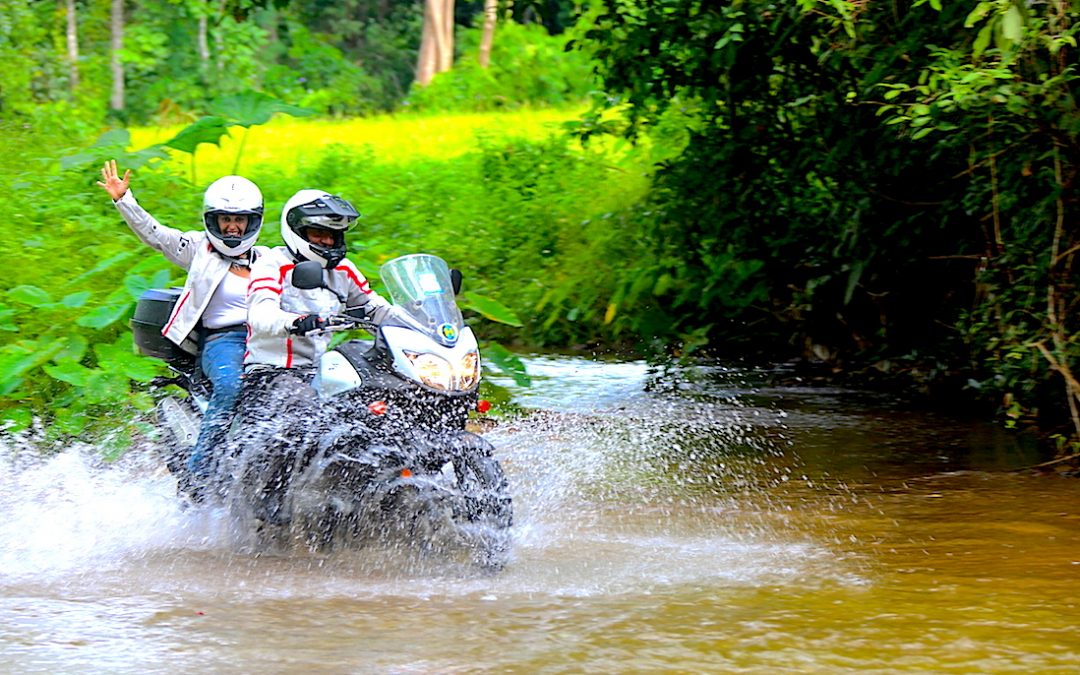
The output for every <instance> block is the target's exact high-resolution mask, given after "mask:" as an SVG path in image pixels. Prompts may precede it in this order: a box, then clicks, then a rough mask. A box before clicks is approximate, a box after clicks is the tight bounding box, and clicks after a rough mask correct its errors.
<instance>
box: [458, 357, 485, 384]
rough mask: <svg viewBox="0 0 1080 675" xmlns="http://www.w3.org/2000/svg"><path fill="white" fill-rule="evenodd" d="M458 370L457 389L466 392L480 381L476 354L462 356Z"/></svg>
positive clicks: (478, 359)
mask: <svg viewBox="0 0 1080 675" xmlns="http://www.w3.org/2000/svg"><path fill="white" fill-rule="evenodd" d="M458 368H459V370H458V389H461V390H462V391H468V390H469V389H472V388H473V387H475V386H476V383H477V382H479V381H480V355H479V354H477V353H476V352H469V353H468V354H466V355H465V356H462V357H461V363H459V364H458Z"/></svg>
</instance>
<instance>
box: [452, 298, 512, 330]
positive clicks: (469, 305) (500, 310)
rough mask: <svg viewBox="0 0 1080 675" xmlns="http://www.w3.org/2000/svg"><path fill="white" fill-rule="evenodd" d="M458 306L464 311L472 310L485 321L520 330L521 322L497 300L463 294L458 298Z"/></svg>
mask: <svg viewBox="0 0 1080 675" xmlns="http://www.w3.org/2000/svg"><path fill="white" fill-rule="evenodd" d="M458 304H459V305H460V306H461V307H462V308H463V309H471V310H472V311H474V312H476V313H477V314H479V315H481V316H483V317H484V318H485V319H489V320H491V321H497V322H499V323H505V324H506V325H508V326H514V327H515V328H520V327H521V326H522V323H521V320H520V319H518V318H517V315H516V314H514V312H512V311H511V310H510V309H508V308H507V307H506V306H505V305H503V304H501V303H500V302H498V301H497V300H492V299H491V298H489V297H486V296H483V295H479V294H476V293H468V292H466V293H462V294H461V295H460V296H458Z"/></svg>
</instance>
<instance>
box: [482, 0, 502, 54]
mask: <svg viewBox="0 0 1080 675" xmlns="http://www.w3.org/2000/svg"><path fill="white" fill-rule="evenodd" d="M498 7H499V0H484V29H483V32H482V33H481V34H480V67H481V68H487V67H488V66H490V65H491V45H492V43H493V42H495V20H496V17H497V14H498Z"/></svg>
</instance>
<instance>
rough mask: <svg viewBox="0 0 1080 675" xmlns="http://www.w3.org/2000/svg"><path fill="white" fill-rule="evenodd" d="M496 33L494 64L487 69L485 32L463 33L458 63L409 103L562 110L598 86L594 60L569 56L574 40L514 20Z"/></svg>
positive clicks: (431, 107) (416, 90)
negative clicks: (482, 62)
mask: <svg viewBox="0 0 1080 675" xmlns="http://www.w3.org/2000/svg"><path fill="white" fill-rule="evenodd" d="M495 33H496V38H495V41H494V46H493V47H492V51H491V65H490V66H489V67H488V68H481V67H480V63H479V60H478V53H479V44H480V29H479V28H473V29H468V30H463V31H460V32H459V35H458V42H459V46H460V49H461V56H460V57H459V58H458V60H457V63H456V64H455V65H454V67H453V68H452V69H451V70H449V71H447V72H445V73H440V74H438V75H436V76H435V78H434V79H433V80H432V81H431V83H430V84H428V85H427V86H426V87H417V86H413V88H412V90H411V91H410V93H409V99H408V101H407V103H406V105H408V106H409V108H411V109H414V110H422V111H451V110H498V109H502V108H517V107H520V106H525V105H530V106H542V105H556V106H558V105H566V104H570V103H577V102H580V101H583V100H584V99H585V96H586V95H587V94H588V92H589V91H590V90H591V89H592V88H593V87H594V86H595V83H594V81H593V77H592V73H591V67H590V64H589V61H588V59H587V58H586V57H585V56H584V55H583V54H581V53H580V52H567V50H566V45H567V42H568V41H569V37H568V36H566V35H562V36H552V35H548V34H547V33H546V32H545V31H544V29H543V28H541V27H540V26H535V25H532V26H523V25H521V24H517V23H513V22H501V23H498V24H497V25H496V28H495Z"/></svg>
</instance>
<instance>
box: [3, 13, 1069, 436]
mask: <svg viewBox="0 0 1080 675" xmlns="http://www.w3.org/2000/svg"><path fill="white" fill-rule="evenodd" d="M1078 19H1080V4H1078V3H1074V2H1067V1H1055V0H1048V1H1046V2H1021V1H1020V0H987V1H978V0H971V1H969V2H956V3H945V2H941V1H940V0H901V1H891V2H874V1H873V0H868V1H859V2H853V1H850V0H791V1H789V2H767V1H763V0H733V1H731V2H712V1H709V0H591V1H588V2H584V1H581V2H575V1H570V0H517V1H515V2H507V1H505V0H503V1H501V2H492V1H489V2H480V1H474V2H463V1H461V0H458V2H456V3H453V2H448V0H423V1H422V0H346V1H344V2H333V3H331V2H324V1H322V0H269V1H267V0H263V1H258V0H221V1H219V2H206V1H204V0H148V1H146V2H139V3H134V2H125V0H109V1H108V2H106V0H64V1H63V2H58V1H57V0H52V1H49V2H46V1H44V0H31V1H30V2H26V1H25V0H19V1H18V2H16V1H15V0H0V59H3V61H4V63H5V64H8V65H9V67H7V68H5V69H2V70H0V134H2V135H0V139H2V140H0V150H2V152H0V189H2V190H3V193H4V195H5V198H4V201H5V204H6V205H7V208H6V209H5V210H6V216H7V218H6V224H5V225H4V226H3V228H0V244H2V245H3V248H4V250H5V251H7V252H8V255H9V256H11V257H10V258H9V265H8V268H9V269H8V273H7V274H5V275H4V278H3V279H2V280H0V335H2V336H3V342H2V346H0V416H2V417H3V419H4V420H6V424H7V425H8V429H9V430H20V429H26V428H34V429H36V430H37V432H38V433H40V434H42V435H43V436H44V437H46V438H48V439H62V438H65V437H67V436H71V435H77V434H83V433H87V432H89V431H95V430H102V429H107V428H115V427H118V426H119V427H121V428H126V427H125V425H128V424H131V423H132V422H130V418H131V415H129V414H127V413H125V412H123V411H124V410H125V409H130V408H131V407H132V406H134V407H135V408H139V409H144V410H145V409H149V408H150V406H151V405H152V401H151V399H150V396H149V394H148V393H147V391H146V387H145V385H144V383H145V382H147V381H149V380H150V379H152V378H153V377H155V376H156V375H158V374H160V366H159V364H156V363H154V362H152V361H150V360H148V359H144V358H142V357H138V356H135V355H134V354H132V351H131V347H130V335H129V332H128V329H127V327H126V321H127V319H128V318H129V317H130V314H131V311H132V307H133V303H134V299H135V298H136V297H137V296H138V294H139V293H140V292H141V291H142V290H143V289H145V288H148V287H151V286H159V285H164V284H168V283H178V282H179V281H180V280H181V279H182V276H181V271H180V270H177V269H173V268H170V267H169V265H168V263H167V262H165V261H164V260H163V259H160V256H156V255H148V252H147V251H145V250H142V249H140V247H139V246H138V245H137V242H136V240H135V239H134V237H133V236H132V235H130V233H129V232H127V230H126V228H125V227H124V226H123V224H122V223H121V222H120V220H119V218H118V216H117V215H116V213H115V211H114V209H113V208H112V206H111V205H110V204H109V203H108V200H107V199H105V198H104V196H103V194H101V193H100V191H98V189H97V188H96V187H95V186H94V180H95V178H96V168H97V166H98V165H99V164H100V162H101V161H103V159H105V158H108V157H116V158H117V159H118V161H119V162H120V164H121V166H122V167H127V168H132V169H135V170H136V177H135V183H134V187H133V189H135V190H136V191H137V193H138V195H139V199H140V201H141V202H142V203H143V204H144V205H146V206H147V207H148V208H149V209H150V211H151V212H152V213H154V214H155V216H157V217H158V218H159V219H160V220H162V221H163V222H166V223H169V224H173V225H176V226H181V227H183V226H185V225H184V224H187V226H188V227H192V228H194V227H196V224H197V222H198V220H197V214H198V209H199V204H200V195H201V191H202V189H203V188H204V187H205V185H206V184H207V183H209V182H210V181H211V180H213V179H214V178H215V177H217V176H218V175H222V174H223V173H229V172H233V171H238V172H240V173H242V174H244V175H247V176H248V177H250V178H252V179H253V180H255V181H256V182H257V183H258V184H259V185H260V186H261V187H262V188H263V191H264V193H265V194H266V195H267V207H268V212H270V213H273V212H274V209H275V208H280V204H281V203H282V202H283V200H284V199H285V198H286V197H287V196H288V195H289V194H291V193H292V192H293V191H295V189H297V188H298V187H300V186H307V185H314V184H318V185H320V186H322V187H325V188H327V189H331V190H334V191H337V192H340V193H341V194H343V195H346V196H348V197H349V198H350V199H352V200H354V202H355V203H357V205H358V206H359V207H360V210H361V212H362V213H363V214H364V223H365V225H364V228H363V230H362V233H358V235H356V236H354V237H353V240H354V241H353V242H352V244H351V246H352V257H353V259H354V260H356V261H357V263H358V264H360V265H361V268H362V269H364V271H365V272H366V273H369V276H372V277H374V276H376V275H375V271H376V270H377V266H378V264H379V263H380V262H381V261H382V260H385V259H387V258H389V257H392V256H393V255H397V254H399V253H404V252H409V251H412V250H416V249H417V248H423V249H426V250H430V251H432V252H434V253H438V254H439V255H442V256H444V257H446V258H447V259H448V260H450V261H452V264H454V265H456V266H458V267H461V268H462V269H463V270H464V271H465V274H466V278H467V279H468V280H469V281H468V287H469V288H470V290H471V291H473V292H474V297H473V298H472V300H471V305H469V304H467V306H468V307H469V309H470V311H471V312H472V313H473V314H474V315H475V316H476V317H477V318H481V317H487V318H489V319H495V321H491V322H488V323H486V324H485V325H484V327H483V332H484V333H485V334H486V335H488V336H489V337H490V338H491V339H492V340H495V341H497V342H498V344H501V345H506V346H509V347H511V348H518V349H586V350H588V351H589V352H591V353H600V352H610V353H618V354H622V355H637V356H646V357H648V358H652V359H656V360H663V359H671V358H676V359H677V358H695V357H701V356H706V357H715V358H720V359H734V358H741V359H745V360H746V361H748V362H754V363H771V362H789V361H791V362H797V363H800V364H805V365H806V366H807V367H808V368H811V367H812V371H810V372H815V373H818V374H821V375H823V376H825V377H829V378H837V379H841V380H844V381H854V382H858V383H864V384H878V385H882V386H888V387H892V388H894V389H896V390H898V391H899V390H903V391H907V392H920V393H922V394H925V395H929V396H935V397H938V398H939V400H948V401H951V402H953V403H957V402H962V403H965V404H969V405H970V406H971V407H972V408H973V409H975V410H978V411H980V413H981V414H983V415H985V416H986V417H997V418H998V419H1000V420H1002V421H1003V423H1005V424H1008V425H1010V426H1016V427H1030V428H1033V429H1037V430H1038V432H1039V433H1040V434H1041V436H1042V437H1043V438H1044V439H1046V440H1048V441H1049V442H1050V443H1051V444H1053V446H1054V447H1055V449H1056V451H1057V452H1058V453H1059V454H1060V455H1062V456H1068V455H1073V454H1076V452H1077V448H1078V446H1077V442H1078V439H1080V383H1078V381H1077V370H1078V368H1080V344H1078V335H1077V328H1078V317H1077V309H1078V308H1077V302H1078V300H1080V294H1078V293H1077V267H1076V256H1077V254H1078V253H1080V226H1078V222H1080V220H1078V218H1077V208H1078V204H1077V195H1076V186H1075V182H1076V175H1077V169H1078V167H1080V145H1078V142H1077V133H1078V130H1080V115H1078V112H1077V105H1076V90H1077V84H1076V81H1077V80H1076V78H1077V58H1076V54H1077V45H1076V33H1077V30H1078V29H1077V25H1078V24H1077V21H1078ZM270 220H271V219H268V221H270ZM264 232H266V234H265V235H264V238H263V239H264V241H263V243H268V244H275V243H277V242H276V240H275V238H274V237H275V235H274V228H273V227H269V228H267V229H266V230H264ZM469 302H470V301H469V300H468V299H466V303H469ZM503 363H504V365H507V367H510V366H509V365H508V364H511V363H512V361H511V360H505V361H503ZM127 436H130V434H119V435H118V437H119V438H121V439H122V438H125V437H127ZM120 445H121V446H122V442H121V443H120Z"/></svg>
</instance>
